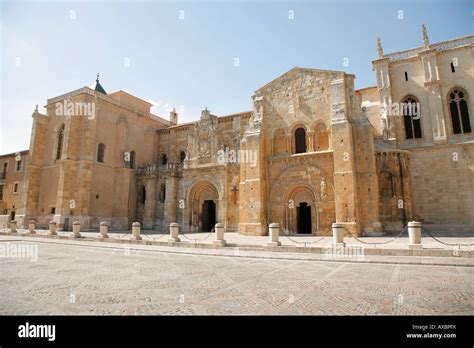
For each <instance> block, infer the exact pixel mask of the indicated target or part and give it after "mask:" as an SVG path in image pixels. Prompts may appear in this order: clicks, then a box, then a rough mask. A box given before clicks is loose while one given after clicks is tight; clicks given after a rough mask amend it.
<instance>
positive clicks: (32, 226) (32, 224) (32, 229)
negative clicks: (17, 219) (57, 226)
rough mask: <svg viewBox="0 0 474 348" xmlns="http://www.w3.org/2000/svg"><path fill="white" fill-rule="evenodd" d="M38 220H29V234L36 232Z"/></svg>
mask: <svg viewBox="0 0 474 348" xmlns="http://www.w3.org/2000/svg"><path fill="white" fill-rule="evenodd" d="M35 229H36V221H35V220H30V221H28V234H35V233H36V231H35Z"/></svg>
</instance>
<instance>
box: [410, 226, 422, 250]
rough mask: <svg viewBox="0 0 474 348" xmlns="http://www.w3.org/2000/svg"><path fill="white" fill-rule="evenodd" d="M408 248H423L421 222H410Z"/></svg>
mask: <svg viewBox="0 0 474 348" xmlns="http://www.w3.org/2000/svg"><path fill="white" fill-rule="evenodd" d="M408 238H409V244H408V249H423V245H422V244H421V222H417V221H410V222H409V223H408Z"/></svg>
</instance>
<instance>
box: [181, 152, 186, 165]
mask: <svg viewBox="0 0 474 348" xmlns="http://www.w3.org/2000/svg"><path fill="white" fill-rule="evenodd" d="M185 159H186V152H184V151H181V152H180V154H179V161H180V162H181V163H183V162H184V160H185Z"/></svg>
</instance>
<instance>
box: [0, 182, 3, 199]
mask: <svg viewBox="0 0 474 348" xmlns="http://www.w3.org/2000/svg"><path fill="white" fill-rule="evenodd" d="M0 201H3V185H0Z"/></svg>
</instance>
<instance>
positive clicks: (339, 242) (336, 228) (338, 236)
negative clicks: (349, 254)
mask: <svg viewBox="0 0 474 348" xmlns="http://www.w3.org/2000/svg"><path fill="white" fill-rule="evenodd" d="M332 244H333V245H334V246H344V225H343V224H341V223H338V222H334V223H333V224H332Z"/></svg>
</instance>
